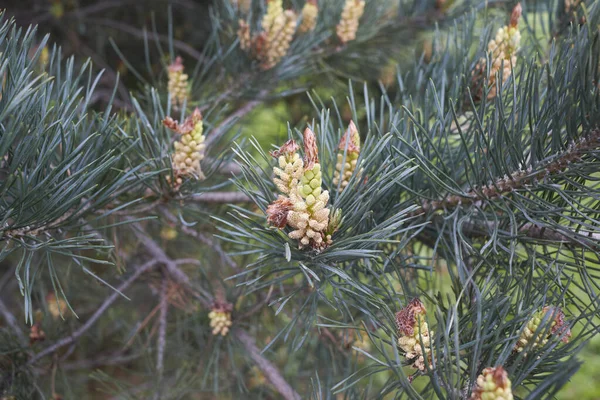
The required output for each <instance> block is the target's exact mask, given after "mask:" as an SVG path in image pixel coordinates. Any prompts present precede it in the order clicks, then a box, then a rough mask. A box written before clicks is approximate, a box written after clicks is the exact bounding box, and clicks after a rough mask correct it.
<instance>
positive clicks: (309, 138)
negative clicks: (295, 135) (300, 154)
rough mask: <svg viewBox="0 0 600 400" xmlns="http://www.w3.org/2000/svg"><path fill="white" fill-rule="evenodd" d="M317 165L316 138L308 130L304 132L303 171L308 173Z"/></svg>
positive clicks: (317, 150)
mask: <svg viewBox="0 0 600 400" xmlns="http://www.w3.org/2000/svg"><path fill="white" fill-rule="evenodd" d="M318 163H319V149H318V147H317V137H316V136H315V133H314V132H313V131H312V129H310V128H306V129H305V130H304V169H305V170H306V171H310V170H312V169H313V167H314V166H315V164H318Z"/></svg>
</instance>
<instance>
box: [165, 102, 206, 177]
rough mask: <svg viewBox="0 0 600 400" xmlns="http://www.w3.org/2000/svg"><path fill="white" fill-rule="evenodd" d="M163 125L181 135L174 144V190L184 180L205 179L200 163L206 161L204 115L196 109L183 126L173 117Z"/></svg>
mask: <svg viewBox="0 0 600 400" xmlns="http://www.w3.org/2000/svg"><path fill="white" fill-rule="evenodd" d="M163 124H164V125H165V126H166V127H167V128H169V129H170V130H172V131H173V132H175V133H176V134H178V135H179V137H178V138H177V140H176V141H175V143H174V147H175V151H174V153H173V156H172V166H173V175H174V177H175V182H173V187H174V188H179V186H181V184H182V183H183V178H193V179H197V180H200V179H204V174H203V173H202V168H201V167H200V162H201V161H202V159H204V150H205V148H206V145H205V144H204V140H205V137H204V125H203V121H202V113H201V112H200V110H199V109H197V108H196V109H195V110H194V112H193V113H192V115H190V116H189V117H187V118H186V119H185V121H184V122H183V123H182V124H179V123H178V122H177V121H175V120H173V119H172V118H171V117H167V118H165V120H164V121H163Z"/></svg>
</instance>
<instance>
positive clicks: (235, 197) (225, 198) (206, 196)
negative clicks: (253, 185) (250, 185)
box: [187, 192, 252, 204]
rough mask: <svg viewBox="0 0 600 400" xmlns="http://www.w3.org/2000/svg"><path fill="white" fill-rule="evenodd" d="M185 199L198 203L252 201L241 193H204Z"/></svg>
mask: <svg viewBox="0 0 600 400" xmlns="http://www.w3.org/2000/svg"><path fill="white" fill-rule="evenodd" d="M187 199H189V200H192V201H195V202H198V203H215V204H218V203H225V204H231V203H250V202H252V200H250V198H249V197H248V196H247V195H246V194H244V193H242V192H206V193H198V194H192V195H191V196H189V197H187Z"/></svg>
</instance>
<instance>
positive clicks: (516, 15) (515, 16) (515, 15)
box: [510, 3, 523, 28]
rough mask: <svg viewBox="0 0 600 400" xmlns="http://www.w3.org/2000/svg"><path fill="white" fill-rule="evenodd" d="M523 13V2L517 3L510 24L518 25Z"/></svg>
mask: <svg viewBox="0 0 600 400" xmlns="http://www.w3.org/2000/svg"><path fill="white" fill-rule="evenodd" d="M522 13H523V7H521V3H517V5H516V6H515V8H513V10H512V14H511V16H510V26H512V27H514V28H516V27H517V25H518V24H519V19H520V18H521V14H522Z"/></svg>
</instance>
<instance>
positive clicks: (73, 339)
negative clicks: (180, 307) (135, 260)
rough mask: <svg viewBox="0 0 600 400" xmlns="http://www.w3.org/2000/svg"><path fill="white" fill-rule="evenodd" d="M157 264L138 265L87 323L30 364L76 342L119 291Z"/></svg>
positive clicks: (43, 351)
mask: <svg viewBox="0 0 600 400" xmlns="http://www.w3.org/2000/svg"><path fill="white" fill-rule="evenodd" d="M156 264H157V261H156V260H151V261H149V262H147V263H145V264H143V265H141V266H140V267H138V268H137V269H136V270H135V272H134V273H133V274H132V275H131V276H130V277H129V278H128V279H127V280H126V281H125V282H123V283H122V284H121V285H120V286H119V287H118V288H117V290H118V292H116V291H115V292H113V293H112V294H111V295H110V296H108V298H107V299H106V300H105V301H104V303H102V304H101V305H100V307H98V310H96V312H95V313H94V314H93V315H92V316H91V317H90V319H88V320H87V321H86V323H85V324H83V325H82V326H81V327H80V328H79V329H77V330H76V331H75V332H73V334H72V335H71V336H69V337H66V338H63V339H61V340H59V341H58V342H56V343H54V344H53V345H51V346H49V347H46V348H45V349H44V350H42V351H40V352H39V353H37V354H36V355H35V356H33V357H32V358H31V359H30V360H29V362H28V364H33V363H35V362H36V361H38V360H40V359H42V358H44V357H46V356H47V355H49V354H52V353H54V352H56V351H57V350H58V349H60V348H61V347H64V346H68V345H70V344H71V343H74V342H76V341H77V340H78V339H79V338H80V337H81V336H82V335H83V334H84V333H85V332H87V330H88V329H90V328H91V327H92V325H94V324H95V323H96V321H98V319H99V318H100V317H101V316H102V314H104V312H105V311H106V310H107V309H108V308H109V307H110V306H111V305H112V303H114V302H115V301H116V300H117V298H119V296H121V295H120V294H119V292H123V291H124V290H125V289H127V288H128V287H129V286H131V284H132V283H134V282H135V281H136V280H137V279H138V278H139V277H140V276H141V275H142V274H143V273H144V272H146V271H148V270H149V269H151V268H152V267H154V266H155V265H156Z"/></svg>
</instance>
